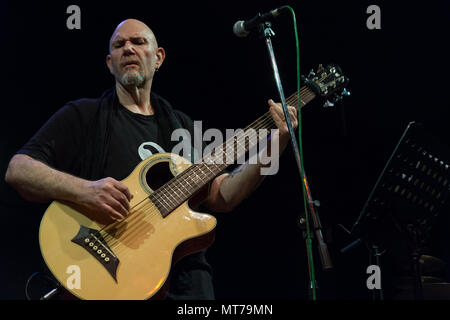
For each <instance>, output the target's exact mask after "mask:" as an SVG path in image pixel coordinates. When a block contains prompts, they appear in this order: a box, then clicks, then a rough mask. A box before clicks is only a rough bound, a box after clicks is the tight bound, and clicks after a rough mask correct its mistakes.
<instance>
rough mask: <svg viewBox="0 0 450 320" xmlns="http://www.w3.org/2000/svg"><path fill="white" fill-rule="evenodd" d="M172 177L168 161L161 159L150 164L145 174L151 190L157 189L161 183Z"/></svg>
mask: <svg viewBox="0 0 450 320" xmlns="http://www.w3.org/2000/svg"><path fill="white" fill-rule="evenodd" d="M172 178H173V174H172V172H171V171H170V165H169V162H168V161H162V162H158V163H156V164H154V165H153V166H151V167H150V168H149V169H148V171H147V173H146V174H145V181H146V182H147V185H148V186H149V187H150V188H151V189H152V190H153V191H155V190H157V189H159V188H160V187H161V186H162V185H163V184H165V183H166V182H167V181H169V180H170V179H172Z"/></svg>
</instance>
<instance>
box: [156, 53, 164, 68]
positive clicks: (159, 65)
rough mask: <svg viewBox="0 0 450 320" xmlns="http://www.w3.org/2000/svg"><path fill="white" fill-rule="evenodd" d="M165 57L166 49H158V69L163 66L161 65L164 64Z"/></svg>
mask: <svg viewBox="0 0 450 320" xmlns="http://www.w3.org/2000/svg"><path fill="white" fill-rule="evenodd" d="M165 58H166V51H165V50H164V48H158V49H156V69H159V68H161V65H162V64H163V62H164V59H165Z"/></svg>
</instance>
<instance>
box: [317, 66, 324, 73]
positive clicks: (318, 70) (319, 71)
mask: <svg viewBox="0 0 450 320" xmlns="http://www.w3.org/2000/svg"><path fill="white" fill-rule="evenodd" d="M322 71H323V65H322V64H319V66H318V67H317V73H321V72H322Z"/></svg>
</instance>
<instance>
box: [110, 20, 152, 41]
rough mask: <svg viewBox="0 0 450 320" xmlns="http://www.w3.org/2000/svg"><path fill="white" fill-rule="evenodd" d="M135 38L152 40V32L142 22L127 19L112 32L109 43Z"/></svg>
mask: <svg viewBox="0 0 450 320" xmlns="http://www.w3.org/2000/svg"><path fill="white" fill-rule="evenodd" d="M136 37H145V38H154V37H155V36H154V34H153V31H152V30H151V29H150V28H149V27H148V26H147V25H146V24H145V23H143V22H141V21H139V20H134V19H128V20H125V21H123V22H121V23H120V24H119V25H118V26H117V28H116V30H114V32H113V34H112V36H111V41H114V40H116V39H128V38H136Z"/></svg>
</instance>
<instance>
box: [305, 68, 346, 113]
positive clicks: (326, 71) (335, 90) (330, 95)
mask: <svg viewBox="0 0 450 320" xmlns="http://www.w3.org/2000/svg"><path fill="white" fill-rule="evenodd" d="M303 80H304V82H305V84H306V86H308V87H309V88H310V89H311V90H312V91H313V92H314V93H315V94H316V95H317V96H320V97H322V98H324V99H325V103H324V105H323V106H324V107H332V106H334V104H335V103H336V102H338V101H339V100H341V99H342V98H343V97H344V96H349V95H350V92H349V91H347V89H345V86H346V85H347V83H348V78H347V77H346V76H344V75H343V74H342V71H341V68H339V67H338V66H336V65H332V64H330V65H328V66H326V67H325V68H324V67H323V66H322V65H321V64H320V65H319V67H318V68H317V71H316V72H314V71H313V70H311V71H310V73H309V75H308V77H306V78H304V79H303Z"/></svg>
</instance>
